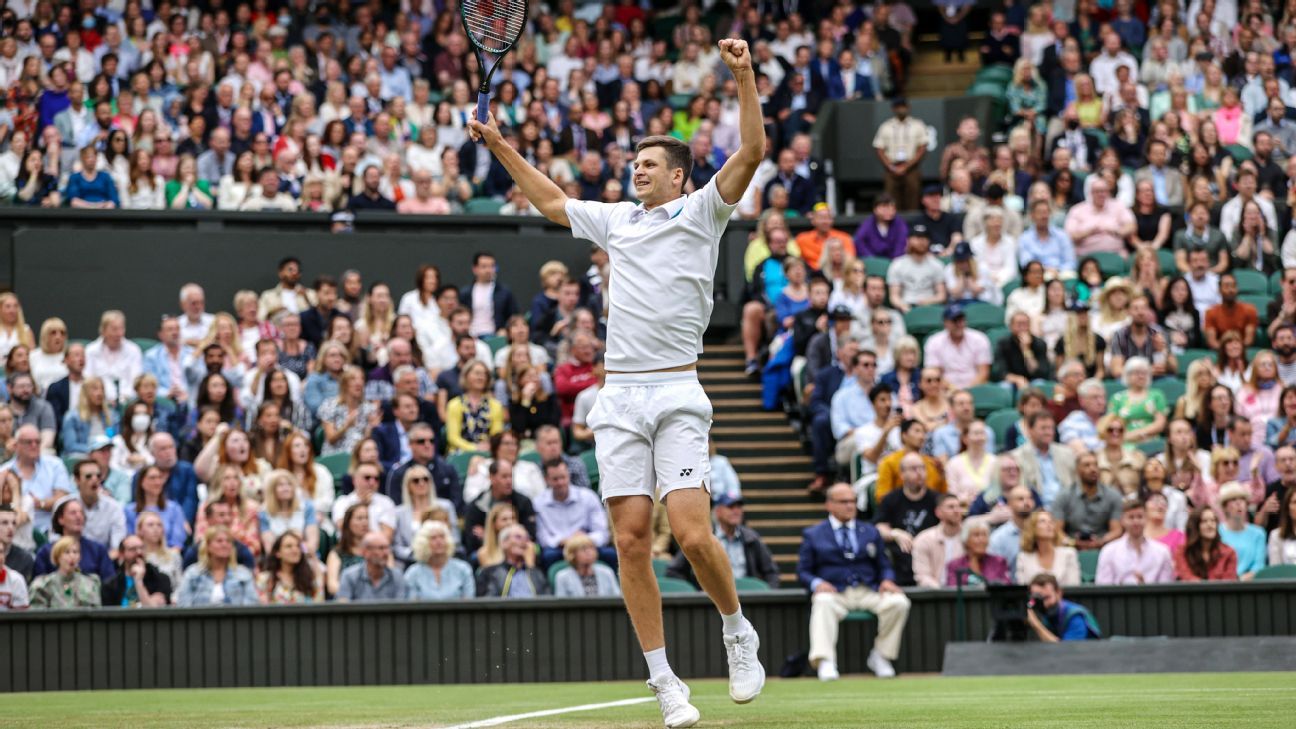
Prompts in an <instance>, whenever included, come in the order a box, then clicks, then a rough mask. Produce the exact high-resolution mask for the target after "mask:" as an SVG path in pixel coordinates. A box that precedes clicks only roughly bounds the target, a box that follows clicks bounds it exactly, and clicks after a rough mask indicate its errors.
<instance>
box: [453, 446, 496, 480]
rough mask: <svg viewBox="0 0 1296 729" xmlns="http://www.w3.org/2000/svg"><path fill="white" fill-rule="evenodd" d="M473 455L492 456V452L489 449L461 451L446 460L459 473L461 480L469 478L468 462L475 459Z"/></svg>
mask: <svg viewBox="0 0 1296 729" xmlns="http://www.w3.org/2000/svg"><path fill="white" fill-rule="evenodd" d="M473 456H481V457H482V458H490V453H489V452H487V451H461V452H459V453H455V454H453V455H451V456H450V457H449V458H447V459H446V461H447V462H449V464H450V467H451V468H453V469H454V470H455V472H456V473H458V474H459V480H460V481H463V480H464V479H465V478H468V463H469V462H470V461H471V460H472V459H473Z"/></svg>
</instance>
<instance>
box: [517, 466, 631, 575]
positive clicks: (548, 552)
mask: <svg viewBox="0 0 1296 729" xmlns="http://www.w3.org/2000/svg"><path fill="white" fill-rule="evenodd" d="M544 479H545V486H546V487H547V488H546V489H545V490H544V491H542V492H541V493H540V494H539V495H538V496H536V499H535V502H534V505H535V512H536V535H537V540H536V541H537V542H539V543H540V569H549V565H551V564H553V563H554V562H557V561H558V560H560V559H562V558H563V548H564V547H566V546H567V541H568V540H569V539H571V538H573V537H576V536H584V537H589V539H590V541H592V542H593V543H594V546H595V547H596V548H598V553H599V559H601V560H603V561H604V562H606V563H608V564H609V565H612V566H614V567H615V566H616V563H617V560H616V550H615V549H613V548H612V547H609V546H608V523H607V512H606V511H604V510H603V504H602V502H600V501H599V497H598V494H596V493H594V492H593V491H591V490H590V489H587V488H579V487H574V486H572V482H571V471H569V470H568V468H567V463H566V462H565V461H563V460H562V459H561V458H554V459H551V460H548V461H545V463H544Z"/></svg>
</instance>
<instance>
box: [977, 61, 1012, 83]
mask: <svg viewBox="0 0 1296 729" xmlns="http://www.w3.org/2000/svg"><path fill="white" fill-rule="evenodd" d="M1012 75H1013V71H1012V66H1009V65H1007V64H1002V63H997V64H995V65H993V66H986V67H985V68H982V69H981V70H980V71H977V74H976V82H977V83H981V82H988V83H993V84H999V85H1001V86H1007V85H1008V84H1009V83H1011V82H1012Z"/></svg>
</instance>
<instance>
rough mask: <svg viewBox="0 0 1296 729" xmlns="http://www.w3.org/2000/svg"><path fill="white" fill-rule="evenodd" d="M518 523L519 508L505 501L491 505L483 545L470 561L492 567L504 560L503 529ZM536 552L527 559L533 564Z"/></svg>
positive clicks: (479, 566) (480, 565) (481, 565)
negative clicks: (501, 542) (501, 539)
mask: <svg viewBox="0 0 1296 729" xmlns="http://www.w3.org/2000/svg"><path fill="white" fill-rule="evenodd" d="M516 523H517V510H516V509H514V508H513V505H512V504H510V503H508V502H505V503H502V504H496V505H494V506H492V507H491V510H490V513H488V514H487V515H486V525H487V526H486V528H485V530H484V531H485V533H484V534H483V535H482V546H481V547H480V548H478V550H477V552H476V553H475V554H473V555H471V556H470V558H469V561H470V562H475V563H476V564H477V567H478V568H479V569H481V568H486V567H491V566H494V565H497V564H499V563H500V562H503V561H504V551H503V548H502V546H501V544H500V534H501V533H503V531H504V530H505V529H506V528H508V527H510V526H512V525H513V524H516ZM535 557H536V555H535V553H534V551H533V552H532V554H531V556H530V557H528V558H527V559H528V560H529V562H530V563H531V564H535Z"/></svg>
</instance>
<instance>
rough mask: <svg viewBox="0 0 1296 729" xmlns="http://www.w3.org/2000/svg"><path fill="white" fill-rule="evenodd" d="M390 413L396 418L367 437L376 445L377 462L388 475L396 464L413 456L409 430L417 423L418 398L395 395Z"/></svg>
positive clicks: (375, 429) (383, 424) (381, 425)
mask: <svg viewBox="0 0 1296 729" xmlns="http://www.w3.org/2000/svg"><path fill="white" fill-rule="evenodd" d="M392 413H393V414H394V415H395V416H396V417H395V418H394V419H393V420H392V421H391V422H389V423H382V424H380V425H379V426H378V427H376V428H374V429H373V430H372V431H371V432H370V436H369V437H371V438H373V439H374V442H375V443H377V444H378V460H379V462H381V463H382V467H383V470H384V471H386V472H388V473H391V472H392V470H393V469H395V468H396V466H397V464H400V463H404V462H406V461H408V460H409V459H410V458H411V457H412V456H413V451H411V450H410V430H411V429H412V428H413V427H414V425H415V424H416V423H418V421H419V400H418V398H417V397H414V396H413V395H407V394H399V395H397V396H396V397H395V398H393V400H392Z"/></svg>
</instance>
